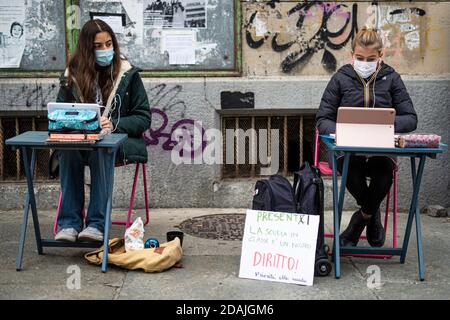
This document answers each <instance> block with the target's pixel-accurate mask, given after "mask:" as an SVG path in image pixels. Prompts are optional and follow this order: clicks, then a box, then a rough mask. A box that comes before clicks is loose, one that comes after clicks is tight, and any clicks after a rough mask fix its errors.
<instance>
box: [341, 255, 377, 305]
mask: <svg viewBox="0 0 450 320" xmlns="http://www.w3.org/2000/svg"><path fill="white" fill-rule="evenodd" d="M349 260H350V263H351V265H352V266H353V267H354V268H355V269H356V271H358V273H359V275H360V276H361V278H362V280H365V279H366V273H363V272H362V271H361V270H360V269H359V268H358V266H357V265H356V263H355V262H354V261H353V259H351V258H350V259H349ZM366 285H367V284H366ZM367 289H369V292H370V293H371V294H372V295H373V296H374V297H375V299H377V300H381V297H380V296H379V295H378V294H377V293H376V292H375V290H377V289H372V288H370V287H369V286H367Z"/></svg>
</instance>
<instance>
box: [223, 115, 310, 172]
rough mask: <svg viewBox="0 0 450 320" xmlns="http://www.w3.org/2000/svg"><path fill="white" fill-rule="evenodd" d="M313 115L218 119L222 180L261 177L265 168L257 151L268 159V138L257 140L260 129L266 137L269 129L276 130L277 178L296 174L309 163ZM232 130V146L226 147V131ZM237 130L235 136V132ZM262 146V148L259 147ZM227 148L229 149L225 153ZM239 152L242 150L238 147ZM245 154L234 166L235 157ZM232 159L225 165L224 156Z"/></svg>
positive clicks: (269, 151) (225, 117)
mask: <svg viewBox="0 0 450 320" xmlns="http://www.w3.org/2000/svg"><path fill="white" fill-rule="evenodd" d="M314 120H315V117H314V115H295V116H293V115H289V116H288V115H276V116H230V115H226V116H225V115H224V116H222V121H221V122H222V135H223V152H224V153H223V159H224V164H222V178H246V177H252V178H253V177H259V176H262V174H261V169H262V168H264V167H267V166H266V165H264V164H263V163H262V161H261V160H262V159H260V155H259V151H258V150H260V148H261V147H263V150H267V153H268V155H269V156H270V155H271V146H272V143H273V142H274V141H271V135H270V134H268V135H267V138H266V139H261V138H262V137H261V134H262V133H263V132H261V131H260V130H261V129H264V130H266V132H267V133H270V132H271V129H277V130H278V139H277V140H278V146H279V148H278V157H279V166H278V174H282V175H285V176H288V175H290V174H292V173H293V172H294V171H296V170H298V169H299V167H300V165H301V163H303V162H304V161H309V162H310V163H311V164H312V163H313V141H314V134H315V131H314V130H315V126H314ZM252 128H253V129H255V138H254V139H255V142H254V145H255V146H256V148H255V149H254V150H255V151H256V155H255V156H256V158H255V159H256V163H253V164H252V163H251V161H250V158H251V157H250V152H251V151H250V139H251V134H250V133H249V132H248V130H249V129H252ZM227 129H231V130H234V132H235V135H234V139H233V142H234V143H233V144H232V146H230V144H228V146H227V142H226V138H227V136H226V130H227ZM238 129H241V130H240V131H239V132H237V131H236V130H238ZM239 143H241V146H245V150H244V151H242V150H239V147H238V146H239ZM262 143H265V144H266V145H265V146H262ZM227 147H228V148H230V149H231V148H233V149H231V150H227ZM241 149H242V147H241ZM240 152H241V153H242V152H245V163H238V161H237V160H238V159H239V153H240ZM228 153H231V154H232V155H233V159H234V163H232V164H231V163H227V161H226V159H227V154H228Z"/></svg>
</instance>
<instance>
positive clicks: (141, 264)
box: [84, 238, 183, 272]
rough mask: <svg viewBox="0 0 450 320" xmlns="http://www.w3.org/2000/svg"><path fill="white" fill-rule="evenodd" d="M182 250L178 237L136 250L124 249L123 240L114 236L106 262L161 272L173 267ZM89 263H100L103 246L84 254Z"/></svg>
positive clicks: (134, 268) (133, 268)
mask: <svg viewBox="0 0 450 320" xmlns="http://www.w3.org/2000/svg"><path fill="white" fill-rule="evenodd" d="M182 255H183V250H182V249H181V244H180V239H179V238H175V239H174V240H172V241H170V242H166V243H162V244H161V245H160V246H159V247H158V248H148V249H141V250H136V251H130V252H126V251H125V240H124V239H119V238H114V239H111V240H109V246H108V264H113V265H116V266H118V267H121V268H125V269H130V270H137V269H142V270H144V271H145V272H161V271H164V270H166V269H169V268H171V267H173V266H174V265H175V264H176V263H177V262H178V261H180V260H181V257H182ZM84 257H85V258H86V259H87V260H88V261H89V262H90V263H93V264H97V265H101V264H102V259H103V246H102V247H101V248H100V249H98V250H96V251H93V252H89V253H87V254H86V255H85V256H84Z"/></svg>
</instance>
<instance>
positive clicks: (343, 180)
mask: <svg viewBox="0 0 450 320" xmlns="http://www.w3.org/2000/svg"><path fill="white" fill-rule="evenodd" d="M350 156H351V153H345V155H344V164H343V167H342V175H341V189H340V191H339V207H338V209H339V226H340V225H341V220H342V209H343V207H344V196H345V188H346V186H347V176H348V165H349V163H350Z"/></svg>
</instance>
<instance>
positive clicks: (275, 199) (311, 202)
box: [252, 162, 331, 276]
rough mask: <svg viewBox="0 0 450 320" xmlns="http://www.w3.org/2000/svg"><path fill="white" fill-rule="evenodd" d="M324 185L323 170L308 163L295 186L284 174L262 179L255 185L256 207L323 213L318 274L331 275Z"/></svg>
mask: <svg viewBox="0 0 450 320" xmlns="http://www.w3.org/2000/svg"><path fill="white" fill-rule="evenodd" d="M323 194H324V187H323V181H322V178H321V177H320V171H319V170H318V169H317V168H316V167H314V166H311V165H310V164H309V163H308V162H305V163H304V164H303V165H302V166H301V167H300V169H299V171H297V172H295V173H294V186H292V185H291V183H290V182H289V180H287V179H286V178H285V177H283V176H280V175H272V176H270V177H269V178H268V179H264V180H258V181H257V182H256V184H255V191H254V194H253V202H252V209H253V210H265V211H278V212H289V213H294V212H295V213H303V214H310V215H319V216H320V222H319V232H318V235H317V245H316V263H315V272H314V273H315V275H316V276H327V275H328V274H329V273H330V272H331V263H330V262H329V261H328V251H329V249H328V246H327V245H325V239H324V217H323V213H324V199H323Z"/></svg>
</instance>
